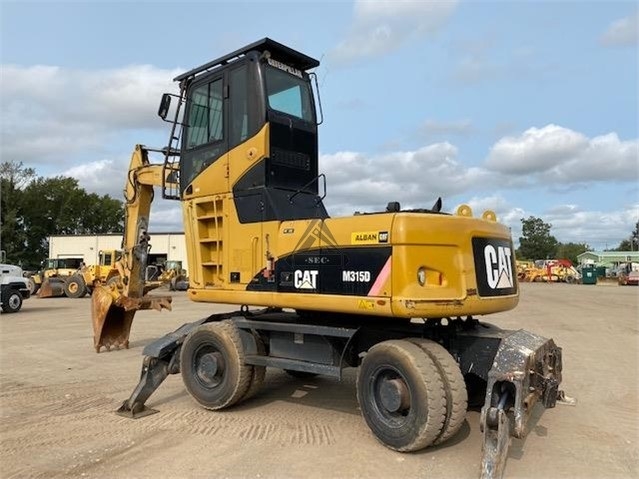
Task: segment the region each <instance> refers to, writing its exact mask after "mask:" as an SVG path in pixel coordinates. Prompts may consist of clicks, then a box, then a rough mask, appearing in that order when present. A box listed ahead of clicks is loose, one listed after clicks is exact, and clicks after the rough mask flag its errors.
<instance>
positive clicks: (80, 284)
mask: <svg viewBox="0 0 639 479" xmlns="http://www.w3.org/2000/svg"><path fill="white" fill-rule="evenodd" d="M64 294H65V295H66V296H67V297H68V298H82V297H83V296H84V295H85V294H87V285H86V284H85V283H84V278H82V276H78V275H73V276H70V277H69V279H67V280H66V281H65V282H64Z"/></svg>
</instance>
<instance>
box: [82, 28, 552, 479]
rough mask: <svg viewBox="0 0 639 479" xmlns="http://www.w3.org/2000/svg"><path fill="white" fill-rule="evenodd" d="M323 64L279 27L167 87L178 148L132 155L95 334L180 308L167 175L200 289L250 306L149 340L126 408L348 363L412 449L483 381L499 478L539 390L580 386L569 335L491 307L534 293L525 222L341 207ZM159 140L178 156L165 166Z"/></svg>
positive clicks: (217, 404)
mask: <svg viewBox="0 0 639 479" xmlns="http://www.w3.org/2000/svg"><path fill="white" fill-rule="evenodd" d="M318 65H319V62H318V61H317V60H315V59H313V58H311V57H309V56H307V55H305V54H303V53H300V52H298V51H296V50H294V49H292V48H290V47H287V46H285V45H282V44H280V43H278V42H275V41H273V40H271V39H269V38H265V39H263V40H260V41H258V42H255V43H252V44H250V45H248V46H246V47H244V48H241V49H239V50H237V51H234V52H231V53H230V54H227V55H224V56H222V57H220V58H218V59H216V60H213V61H211V62H208V63H206V64H204V65H202V66H200V67H197V68H194V69H192V70H190V71H187V72H186V73H184V74H182V75H179V76H178V77H176V78H175V80H176V81H177V82H178V83H179V87H180V88H179V94H176V95H171V94H164V95H163V97H162V100H161V103H160V108H159V111H158V114H159V116H160V117H161V118H162V119H163V120H165V121H168V122H170V123H171V133H170V137H169V142H168V146H166V147H164V148H161V149H151V148H146V147H144V146H142V145H138V146H136V148H135V151H134V153H133V156H132V160H131V166H130V169H129V172H128V174H127V177H126V191H125V202H126V210H127V215H126V229H125V235H124V239H123V255H122V258H121V260H120V262H119V263H118V268H119V270H120V281H119V282H118V284H111V285H109V287H98V288H96V290H95V291H94V294H93V305H92V307H93V313H92V314H93V324H94V347H95V349H96V351H97V352H99V351H100V349H101V348H102V347H105V348H106V349H110V348H113V347H116V348H120V347H128V340H129V334H130V329H131V324H132V321H133V318H134V315H135V312H136V311H137V310H140V309H149V308H155V309H158V310H162V309H170V308H171V298H170V297H167V296H153V295H149V294H146V293H147V291H145V288H144V270H145V267H146V259H147V256H148V251H149V239H150V238H149V234H148V222H149V213H150V207H151V201H152V199H153V187H154V186H157V187H158V188H159V189H161V191H162V195H163V197H164V198H169V199H175V200H179V201H180V202H181V205H182V210H183V219H184V230H185V238H186V247H187V256H188V262H189V265H190V274H189V289H188V292H187V295H188V297H189V298H190V299H191V300H193V301H200V302H211V303H230V304H235V305H238V310H237V311H235V312H232V313H224V314H212V315H211V316H208V317H206V318H203V319H200V320H198V321H194V322H191V323H187V324H184V325H183V326H181V327H180V328H178V329H177V330H176V331H173V332H171V333H169V334H167V335H166V336H164V337H162V338H159V339H158V340H156V341H153V342H151V343H149V344H148V345H147V346H146V347H145V348H144V351H143V354H144V360H143V364H142V373H141V377H140V380H139V383H138V385H137V387H135V389H134V391H133V393H132V394H131V396H130V398H129V399H127V400H126V401H125V402H124V403H123V405H122V407H121V408H120V409H119V411H118V412H119V413H120V414H122V415H126V416H128V417H133V418H138V417H143V416H145V415H147V414H151V413H153V412H155V411H154V410H152V409H150V408H148V407H147V406H146V401H147V400H148V399H149V397H150V396H151V394H152V393H153V391H155V390H156V389H157V388H158V387H159V385H160V384H161V383H162V381H163V380H164V379H165V378H166V377H167V376H168V375H169V374H178V373H179V374H181V376H182V379H183V382H184V385H185V387H186V389H187V390H188V392H189V393H190V394H191V396H192V397H193V398H194V399H195V401H196V402H197V403H199V404H200V405H201V406H203V407H205V408H207V409H211V410H219V409H223V408H227V407H231V406H233V405H235V404H237V403H239V402H240V401H244V400H246V399H248V398H250V397H251V396H253V395H255V394H256V393H257V392H258V391H259V388H260V386H261V384H262V382H263V381H264V376H265V369H266V368H267V367H272V368H280V369H283V370H285V371H288V372H290V373H291V374H298V375H300V374H303V375H306V376H307V377H308V376H313V375H317V374H322V375H326V376H331V377H335V378H341V377H342V374H343V371H344V369H346V368H357V370H358V372H357V399H358V401H359V405H360V407H361V411H362V415H363V417H364V420H365V421H366V423H367V424H368V426H369V427H370V429H371V431H372V432H373V434H374V435H375V437H376V438H377V439H378V440H379V441H380V442H381V443H382V444H384V445H385V446H387V447H389V448H391V449H394V450H397V451H415V450H419V449H422V448H424V447H427V446H430V445H436V444H441V443H443V442H445V441H447V440H448V439H450V438H451V437H453V436H455V435H456V433H457V432H458V431H459V429H460V427H461V426H462V424H463V422H464V420H465V416H466V410H467V405H468V397H469V396H468V390H469V389H470V391H471V392H475V393H476V392H477V391H475V390H479V393H480V395H481V396H482V397H483V407H482V409H481V419H480V425H481V430H482V431H483V435H484V442H483V459H482V469H481V476H482V477H500V476H501V474H502V472H503V468H504V464H505V460H506V456H507V452H508V444H509V438H510V436H515V437H523V436H524V435H525V434H526V425H527V421H528V419H529V417H530V416H531V413H532V411H533V409H534V408H535V407H540V406H544V407H546V408H550V407H554V406H555V404H556V402H557V400H558V399H561V398H562V392H561V391H560V390H559V385H560V382H561V379H562V355H561V348H560V347H558V346H557V345H556V344H555V343H554V341H553V340H552V339H546V338H543V337H541V336H539V335H537V334H534V333H531V332H528V331H525V330H518V331H507V330H502V329H500V328H498V327H496V326H493V325H490V324H488V323H485V322H483V321H481V322H480V321H479V319H478V317H480V316H484V315H489V314H491V313H496V312H501V311H507V310H510V309H512V308H514V307H515V306H516V305H517V302H518V298H519V289H518V283H517V275H516V266H515V254H514V248H513V244H512V239H511V236H510V232H509V229H508V228H507V227H506V226H504V225H502V224H500V223H499V222H498V221H497V219H496V216H495V213H494V212H492V211H485V212H483V213H482V214H481V215H480V216H474V215H473V212H472V210H471V208H470V207H469V206H467V205H462V206H460V207H458V208H457V210H456V211H455V212H454V213H452V214H449V213H445V212H443V211H442V206H441V200H437V201H436V202H435V204H434V205H433V206H432V207H431V208H420V209H402V208H401V206H400V204H399V203H397V202H390V203H388V206H387V207H386V208H385V210H382V211H377V212H369V213H361V214H356V215H354V216H349V217H342V218H331V217H330V216H329V215H328V212H327V211H326V208H325V206H324V197H325V194H326V177H325V176H324V175H323V174H319V168H318V124H319V123H321V121H320V120H318V116H321V115H318V114H317V110H318V108H316V105H317V106H319V111H320V113H321V105H320V104H319V102H318V99H319V91H318V89H317V81H316V77H315V75H314V73H313V72H312V70H313V69H314V68H316V67H317V66H318ZM314 86H315V88H314ZM173 101H175V103H173V105H171V104H172V102H173ZM170 111H173V115H172V116H173V120H167V116H169V112H170ZM150 152H155V153H156V154H159V155H162V156H163V157H164V161H163V162H162V163H157V164H156V163H151V161H150V159H149V153H150ZM424 174H426V172H424ZM256 308H257V309H256Z"/></svg>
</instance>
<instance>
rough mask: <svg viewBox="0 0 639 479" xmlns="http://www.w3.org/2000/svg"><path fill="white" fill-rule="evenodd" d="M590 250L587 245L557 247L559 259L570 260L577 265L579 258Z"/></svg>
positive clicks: (565, 244)
mask: <svg viewBox="0 0 639 479" xmlns="http://www.w3.org/2000/svg"><path fill="white" fill-rule="evenodd" d="M589 250H590V246H588V245H587V244H586V243H559V245H558V246H557V258H561V259H569V260H570V261H572V262H573V264H577V263H578V261H577V256H579V255H580V254H581V253H585V252H586V251H589Z"/></svg>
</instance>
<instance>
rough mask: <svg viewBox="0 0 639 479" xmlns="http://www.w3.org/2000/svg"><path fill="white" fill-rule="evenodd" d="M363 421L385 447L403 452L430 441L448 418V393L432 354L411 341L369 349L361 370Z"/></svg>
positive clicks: (399, 341)
mask: <svg viewBox="0 0 639 479" xmlns="http://www.w3.org/2000/svg"><path fill="white" fill-rule="evenodd" d="M357 400H358V402H359V406H360V408H361V410H362V415H363V416H364V420H365V421H366V423H367V424H368V427H370V429H371V430H372V431H373V434H375V436H376V437H377V439H378V440H379V441H380V442H381V443H382V444H384V445H385V446H386V447H388V448H390V449H393V450H396V451H402V452H408V451H417V450H419V449H423V448H425V447H428V446H430V445H431V444H432V443H433V442H434V441H435V440H436V439H438V437H439V436H440V433H441V431H442V428H443V426H444V420H445V419H446V393H445V389H444V383H443V381H442V378H441V375H440V373H439V369H438V367H437V365H436V364H435V362H434V361H433V360H432V358H431V357H430V355H429V354H428V353H427V352H426V351H424V350H423V349H422V348H420V347H419V346H417V345H416V344H413V343H411V342H410V341H407V340H390V341H383V342H381V343H378V344H376V345H375V346H373V347H372V348H370V349H369V350H368V353H367V354H366V356H364V360H363V361H362V364H361V366H360V368H359V373H358V375H357Z"/></svg>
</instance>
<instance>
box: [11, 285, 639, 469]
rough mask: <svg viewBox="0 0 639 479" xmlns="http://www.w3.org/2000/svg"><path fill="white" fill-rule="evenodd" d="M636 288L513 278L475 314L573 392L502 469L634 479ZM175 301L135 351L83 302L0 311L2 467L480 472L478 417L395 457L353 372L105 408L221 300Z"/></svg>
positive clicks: (134, 337)
mask: <svg viewBox="0 0 639 479" xmlns="http://www.w3.org/2000/svg"><path fill="white" fill-rule="evenodd" d="M638 293H639V289H638V288H635V287H619V286H612V285H596V286H590V285H564V284H523V285H522V295H521V301H520V305H519V306H518V307H517V309H515V310H514V311H510V312H508V313H500V314H496V315H493V316H491V317H489V318H484V319H485V320H488V321H490V322H493V323H495V324H497V325H499V326H501V327H503V328H510V329H519V328H525V329H528V330H530V331H533V332H536V333H538V334H541V335H543V336H546V337H553V338H554V339H555V341H556V342H557V344H558V345H559V346H561V347H563V357H564V381H563V384H562V388H563V389H565V391H566V392H567V394H568V395H570V396H573V397H575V398H577V401H578V403H577V405H576V406H574V407H571V406H565V405H558V406H557V407H556V408H554V409H551V410H547V411H545V412H543V414H540V415H536V416H535V417H534V418H533V420H532V423H531V427H530V433H529V435H528V436H527V438H526V439H525V440H513V441H512V443H511V448H510V452H509V458H508V462H507V465H506V471H505V472H506V474H505V475H506V477H553V478H575V477H584V478H585V477H588V478H590V477H592V478H600V477H639V465H638V463H639V454H638V450H637V449H638V448H637V445H638V432H639V427H638V419H639V414H638V412H639V411H638V409H639V406H638V405H639V401H638V397H637V389H638V387H637V378H638V374H637V372H638V371H637V369H638V361H637V359H638V358H637V346H638V341H637V339H638V334H637V328H638V324H639V319H638V318H639V294H638ZM173 296H174V308H173V311H172V312H168V313H167V312H163V313H161V314H159V313H157V312H155V311H148V312H147V311H145V312H140V313H138V314H137V315H136V318H135V321H134V324H133V328H132V332H131V349H129V350H122V351H113V352H109V353H105V352H103V353H101V354H99V355H98V354H96V353H95V352H94V350H93V347H92V345H93V343H92V329H91V319H90V298H83V299H68V298H51V299H39V298H32V299H29V300H28V301H25V303H24V307H23V309H22V311H21V312H19V313H17V314H2V316H0V414H1V427H0V476H1V477H3V478H18V477H29V478H36V477H43V478H45V477H46V478H53V477H55V478H57V477H94V478H98V477H100V478H101V477H104V478H137V477H140V478H145V477H154V478H159V477H172V478H178V477H184V478H188V477H254V478H266V477H277V478H282V477H300V478H302V477H303V478H326V477H339V478H348V477H358V478H359V477H361V478H377V477H379V478H389V477H398V478H407V477H411V478H419V477H424V478H426V477H431V478H435V477H436V478H446V477H454V478H457V477H477V475H478V471H479V464H480V459H481V458H480V456H481V451H480V450H481V434H480V432H479V412H478V411H469V412H468V415H467V420H466V422H465V424H464V425H463V427H462V429H461V431H460V432H459V434H457V435H456V436H454V437H453V438H452V439H451V440H449V441H448V442H446V443H444V444H442V445H440V446H437V447H433V448H429V449H426V450H424V451H421V452H418V453H412V454H401V453H397V452H393V451H391V450H389V449H386V448H385V447H383V446H382V445H381V444H379V443H378V442H377V441H376V440H375V438H374V437H373V436H372V434H371V433H370V432H369V430H368V428H367V427H366V425H365V423H364V421H363V419H362V418H361V417H360V413H359V408H358V405H357V399H356V396H355V371H353V370H349V371H347V372H346V374H345V378H344V379H343V380H342V381H341V382H339V381H337V380H334V379H331V378H322V377H318V378H315V379H312V380H301V379H294V378H292V377H289V376H288V375H287V374H285V373H283V372H282V371H279V370H273V369H269V370H268V373H267V376H266V382H265V385H264V387H263V389H262V390H261V392H260V393H258V394H257V395H256V396H255V397H254V398H253V399H250V400H248V401H246V402H243V403H241V404H240V405H238V406H236V407H233V408H231V409H228V410H224V411H221V412H211V411H207V410H204V409H202V408H201V407H199V406H198V405H196V404H195V402H194V401H193V400H192V399H191V398H190V396H189V395H188V393H187V392H186V391H185V389H184V386H183V385H182V381H181V377H180V375H174V376H170V377H169V378H168V379H167V380H166V381H165V383H164V384H163V385H162V386H161V387H160V388H159V389H158V391H156V393H155V394H154V395H153V396H152V397H151V398H150V400H149V401H148V405H149V406H150V407H153V408H156V409H158V410H159V411H160V412H159V413H158V414H154V415H152V416H148V417H146V418H142V419H139V420H131V419H126V418H122V417H120V416H117V415H116V414H115V413H114V411H115V409H117V407H118V406H119V405H120V404H121V402H122V401H123V400H124V399H126V398H127V397H128V396H129V394H130V393H131V391H132V390H133V388H134V387H135V385H136V384H137V381H138V378H139V374H140V366H141V362H142V356H141V352H142V348H143V347H144V345H146V344H147V343H148V342H150V341H151V340H153V339H154V338H156V337H158V336H161V335H163V334H164V333H167V332H169V331H172V330H173V329H175V328H177V327H178V326H180V325H181V324H183V323H185V322H189V321H193V320H196V319H199V318H201V317H204V316H207V315H208V314H211V313H213V312H220V311H225V310H229V309H230V308H227V307H224V306H220V305H210V304H201V303H191V302H190V301H189V300H188V299H187V298H186V295H185V294H184V293H174V294H173ZM233 309H234V308H233Z"/></svg>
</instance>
